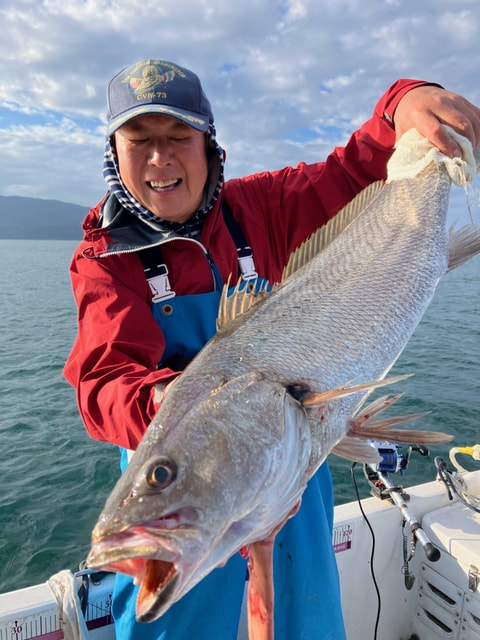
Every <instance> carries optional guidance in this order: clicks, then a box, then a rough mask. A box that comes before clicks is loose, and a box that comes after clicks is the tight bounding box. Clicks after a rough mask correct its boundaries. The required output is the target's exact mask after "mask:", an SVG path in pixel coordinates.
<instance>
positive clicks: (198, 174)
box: [115, 114, 208, 222]
mask: <svg viewBox="0 0 480 640" xmlns="http://www.w3.org/2000/svg"><path fill="white" fill-rule="evenodd" d="M115 147H116V150H117V158H118V166H119V171H120V176H121V178H122V180H123V183H124V185H125V186H126V188H127V189H128V190H129V191H130V193H131V194H132V196H133V197H134V198H135V199H136V200H137V201H138V202H140V204H142V205H143V206H144V207H146V208H147V209H149V211H151V212H152V213H154V214H155V215H157V216H158V217H159V218H163V219H164V220H170V221H173V222H185V221H186V220H188V219H189V218H190V217H191V216H192V215H193V214H194V213H195V211H196V210H197V209H198V208H199V207H200V205H201V202H202V198H203V188H204V186H205V182H206V180H207V174H208V164H207V151H206V141H205V134H204V133H202V132H200V131H197V130H196V129H193V128H192V127H189V126H187V125H185V124H183V123H182V122H180V121H179V120H176V119H175V118H170V117H169V116H163V115H157V114H146V115H143V116H137V117H136V118H132V120H129V121H128V122H126V123H125V124H124V125H123V126H122V127H120V128H119V129H118V130H117V131H116V132H115Z"/></svg>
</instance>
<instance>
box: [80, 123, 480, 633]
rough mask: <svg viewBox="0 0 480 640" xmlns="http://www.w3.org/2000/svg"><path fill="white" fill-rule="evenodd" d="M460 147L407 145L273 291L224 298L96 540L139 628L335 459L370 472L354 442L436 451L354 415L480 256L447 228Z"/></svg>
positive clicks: (258, 535)
mask: <svg viewBox="0 0 480 640" xmlns="http://www.w3.org/2000/svg"><path fill="white" fill-rule="evenodd" d="M462 146H463V148H464V154H465V157H466V158H467V160H468V161H461V160H459V159H456V160H452V159H449V158H447V157H446V156H443V155H441V154H440V153H439V152H438V151H437V150H436V149H434V148H433V147H431V145H430V144H429V143H428V142H427V141H425V140H422V139H419V137H418V134H417V132H415V131H412V132H409V133H408V134H407V135H406V136H404V138H402V140H401V142H400V143H399V145H398V149H397V150H396V151H395V153H394V154H393V156H392V159H391V162H390V165H389V179H388V180H387V182H386V183H377V184H374V185H372V186H371V187H369V188H367V189H366V190H365V191H364V192H362V193H361V194H360V195H359V196H358V197H357V198H356V199H355V200H354V201H353V202H352V203H351V204H350V205H349V206H348V207H346V208H345V210H344V211H342V212H341V213H339V214H338V215H337V216H336V217H335V218H334V219H333V220H332V221H331V222H330V223H329V224H328V225H326V226H325V227H323V228H322V229H321V230H319V231H318V232H317V233H316V234H315V236H314V237H313V238H312V239H311V240H309V241H307V243H305V245H303V246H302V247H301V248H300V249H299V250H298V251H297V252H296V253H295V254H294V256H293V257H292V259H291V261H290V263H289V265H288V267H287V269H286V274H285V276H284V279H283V280H282V283H281V284H280V285H279V286H277V287H275V288H274V290H273V292H270V293H266V292H264V293H260V294H258V295H256V296H254V295H247V294H244V293H242V292H240V291H237V292H236V293H235V294H234V295H233V296H231V297H229V298H226V299H225V298H224V300H223V301H222V304H221V314H220V321H219V330H218V333H217V334H216V335H215V336H214V338H213V339H212V340H211V341H210V342H209V343H208V344H207V345H206V346H205V347H204V349H203V350H202V351H201V352H200V353H199V354H198V356H197V357H196V358H195V359H194V360H193V361H192V363H191V364H190V365H189V367H188V368H187V369H186V370H185V372H184V373H183V374H182V375H181V376H180V378H179V379H178V380H177V381H176V382H175V383H174V384H173V385H172V387H171V389H170V391H169V392H168V393H167V395H166V397H165V399H164V401H163V404H162V405H161V407H160V409H159V411H158V413H157V415H156V416H155V418H154V420H153V422H152V423H151V425H150V426H149V428H148V430H147V432H146V434H145V436H144V438H143V440H142V442H141V443H140V446H139V447H138V450H137V451H136V453H135V455H134V456H133V458H132V460H131V462H130V464H129V467H128V468H127V470H126V472H125V473H124V474H123V476H122V477H121V478H120V480H119V482H118V484H117V485H116V487H115V488H114V490H113V492H112V494H111V495H110V497H109V498H108V500H107V503H106V505H105V508H104V510H103V512H102V514H101V516H100V518H99V521H98V523H97V525H96V527H95V529H94V531H93V534H92V548H91V552H90V554H89V557H88V565H89V566H90V567H91V568H93V569H99V568H102V567H103V568H109V569H112V570H116V571H121V572H123V573H127V574H131V575H133V576H135V578H136V580H137V582H138V583H140V585H141V586H140V591H139V596H138V600H137V609H136V611H137V619H138V620H140V621H143V622H145V621H150V620H153V619H155V618H157V617H159V616H160V615H162V614H163V613H164V612H165V611H166V610H167V609H168V608H169V606H170V605H171V604H172V603H173V602H175V601H177V600H178V599H179V598H181V597H182V596H183V595H184V594H185V593H186V592H187V591H188V590H190V589H191V588H192V587H193V586H194V585H195V584H196V583H198V582H199V581H200V580H201V579H202V578H203V577H204V576H205V575H207V574H208V573H209V572H210V571H211V570H212V569H214V568H215V567H217V566H219V565H222V564H223V563H224V562H225V561H226V560H227V559H228V558H229V557H230V556H231V555H232V554H234V553H235V552H236V551H238V550H239V549H240V548H242V547H245V546H246V545H249V544H251V543H254V542H255V541H259V540H262V539H264V538H266V537H267V536H269V534H271V532H272V530H274V529H275V528H276V527H278V526H279V525H280V523H282V522H283V521H284V520H285V519H286V518H287V517H288V515H289V514H290V513H291V512H292V510H294V508H295V505H297V504H298V502H299V501H300V500H301V496H302V492H303V490H304V488H305V485H306V483H307V481H308V480H309V478H310V477H311V476H312V474H313V473H315V471H316V470H317V469H318V467H319V465H320V464H321V463H322V462H323V461H324V460H325V458H326V456H327V455H328V454H329V453H330V452H331V451H332V450H334V451H335V452H337V453H340V454H343V455H346V456H347V457H351V458H354V459H358V460H363V459H366V460H372V459H373V458H374V457H375V456H376V453H375V450H374V448H373V447H371V446H370V445H369V444H368V443H366V441H365V440H362V438H365V439H368V438H376V439H385V438H388V439H390V440H394V439H396V440H397V441H406V442H421V441H423V442H429V441H430V442H439V441H444V440H445V439H446V437H444V435H443V434H436V433H433V434H428V433H426V432H424V433H420V434H419V433H418V432H402V431H401V430H391V429H389V428H390V427H391V426H392V424H394V423H395V420H396V419H390V420H389V419H385V420H382V419H380V420H378V419H376V420H374V421H372V416H375V415H376V414H378V413H379V412H380V411H381V410H382V409H383V408H384V407H386V406H388V405H389V404H391V403H392V402H393V400H394V399H389V398H387V397H384V398H380V399H379V400H376V401H374V402H373V403H372V404H371V405H370V406H369V407H367V408H362V405H363V404H364V402H365V399H366V396H367V395H368V393H370V391H371V390H372V389H373V388H375V387H376V386H380V385H381V384H384V383H385V382H388V381H385V376H386V374H387V372H388V371H389V369H390V368H391V367H392V365H393V363H394V362H395V360H396V359H397V358H398V356H399V354H400V353H401V352H402V350H403V348H404V347H405V345H406V343H407V341H408V339H409V338H410V336H411V334H412V332H413V331H414V329H415V327H416V326H417V324H418V322H419V321H420V319H421V317H422V315H423V313H424V311H425V309H426V307H427V305H428V304H429V301H430V300H431V298H432V296H433V293H434V290H435V287H436V285H437V282H438V281H439V279H440V278H441V277H442V276H443V275H444V274H445V273H446V272H447V271H448V270H449V269H451V268H453V267H454V266H457V265H458V264H460V263H462V262H464V261H465V260H467V259H468V258H470V257H471V256H472V255H474V254H475V253H477V252H478V251H480V232H479V229H478V227H476V226H474V225H473V224H472V225H469V226H468V227H465V228H463V229H462V230H460V231H458V232H453V231H451V232H450V234H448V233H447V229H446V215H447V207H448V200H449V192H450V187H451V183H452V177H451V175H452V176H453V179H454V180H455V181H456V182H459V183H460V182H461V181H462V180H463V181H466V182H471V180H472V179H473V177H472V176H474V175H475V173H476V166H475V162H474V157H473V153H472V150H471V146H469V143H468V142H467V141H466V140H465V139H462ZM468 172H470V173H468ZM393 174H396V176H397V177H395V176H394V175H393ZM253 301H255V302H254V303H253V304H252V302H253ZM399 421H401V419H399ZM387 429H389V430H388V431H387Z"/></svg>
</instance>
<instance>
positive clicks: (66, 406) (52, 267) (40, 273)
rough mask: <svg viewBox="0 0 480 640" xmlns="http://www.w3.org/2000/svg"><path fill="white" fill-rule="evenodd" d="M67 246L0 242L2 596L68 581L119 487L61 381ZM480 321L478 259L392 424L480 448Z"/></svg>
mask: <svg viewBox="0 0 480 640" xmlns="http://www.w3.org/2000/svg"><path fill="white" fill-rule="evenodd" d="M75 245H76V243H75V242H70V241H36V240H0V274H1V275H0V278H1V286H0V398H1V405H0V407H1V410H0V592H5V591H10V590H12V589H16V588H21V587H24V586H29V585H32V584H36V583H38V582H42V581H44V580H46V579H48V578H49V577H50V576H51V575H52V574H54V573H56V572H57V571H60V570H61V569H66V568H68V569H72V570H73V571H74V570H76V569H77V568H78V564H79V563H80V562H81V561H82V560H83V559H84V558H85V557H86V554H87V552H88V549H89V539H90V532H91V529H92V527H93V525H94V524H95V521H96V518H97V516H98V515H99V513H100V511H101V508H102V506H103V503H104V501H105V499H106V497H107V495H108V493H109V491H110V490H111V488H112V487H113V485H114V483H115V481H116V479H117V478H118V475H119V466H118V451H117V448H116V447H114V446H113V445H109V444H107V443H101V442H96V441H94V440H91V439H90V438H89V437H88V435H87V433H86V431H85V429H84V427H83V424H82V422H81V420H80V417H79V415H78V411H77V407H76V401H75V392H74V390H73V389H72V388H71V387H70V386H69V385H68V383H67V382H66V381H65V380H64V379H63V376H62V367H63V364H64V362H65V360H66V358H67V356H68V354H69V351H70V348H71V346H72V343H73V340H74V338H75V333H76V310H75V304H74V301H73V296H72V293H71V289H70V282H69V276H68V264H69V261H70V258H71V255H72V253H73V251H74V248H75ZM394 293H395V292H394V291H393V292H392V295H394ZM479 318H480V258H478V257H477V258H475V259H473V260H471V261H470V262H468V263H467V264H465V265H464V266H462V267H461V268H460V269H457V270H456V271H453V272H452V273H451V274H449V275H448V276H446V277H445V278H443V279H442V281H441V282H440V284H439V286H438V290H437V293H436V296H435V298H434V300H433V302H432V304H431V305H430V307H429V309H428V310H427V313H426V314H425V316H424V318H423V320H422V322H421V324H420V325H419V327H418V328H417V330H416V332H415V334H414V336H413V337H412V339H411V341H410V343H409V344H408V346H407V348H406V349H405V351H404V352H403V354H402V355H401V357H400V359H399V361H398V362H397V364H396V365H395V367H394V369H393V371H392V374H400V373H413V374H415V375H414V377H412V378H409V379H407V380H404V381H403V382H401V383H399V384H398V385H396V386H395V388H394V391H395V393H397V392H404V393H405V395H404V397H403V398H402V400H401V401H399V403H398V404H397V406H396V413H402V414H404V413H412V412H419V411H420V412H422V411H430V412H431V413H429V414H428V415H427V416H425V417H424V418H422V419H421V420H420V421H419V422H418V423H417V425H416V427H413V426H412V428H421V429H434V430H440V431H447V432H450V433H454V434H456V436H457V437H456V440H455V444H456V445H471V444H475V443H478V442H479V441H480V430H479V415H480V394H479V374H480V335H479V334H480V320H479ZM392 391H393V389H392ZM406 451H407V448H405V450H404V453H406ZM447 454H448V446H443V447H441V446H436V447H432V449H431V452H430V456H429V457H428V458H423V457H421V456H420V455H418V454H415V453H414V454H413V455H412V457H411V461H410V464H409V467H408V469H407V472H406V473H405V475H404V477H402V478H399V479H398V480H399V482H402V483H403V484H404V485H406V486H408V485H413V484H418V483H420V482H423V481H425V480H433V478H434V477H435V468H434V465H433V457H434V456H435V455H443V456H446V455H447ZM329 462H330V466H331V469H332V473H333V477H334V482H335V492H336V502H337V503H341V502H345V501H348V500H351V499H353V498H354V489H353V484H352V479H351V465H350V463H348V462H346V461H344V460H340V459H339V458H336V457H335V456H331V457H330V459H329ZM462 462H463V461H462ZM357 475H358V478H359V482H360V485H361V495H362V496H366V495H368V487H367V485H366V483H365V481H362V480H363V479H362V474H361V471H360V472H357Z"/></svg>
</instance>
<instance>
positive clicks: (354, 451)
mask: <svg viewBox="0 0 480 640" xmlns="http://www.w3.org/2000/svg"><path fill="white" fill-rule="evenodd" d="M332 453H334V454H335V455H336V456H340V458H346V459H347V460H351V461H352V462H363V463H365V464H376V463H377V462H381V460H382V456H381V455H380V454H379V453H378V452H377V450H376V449H375V447H372V445H371V444H369V443H368V442H365V440H360V439H359V438H353V437H351V436H345V438H342V439H341V440H340V442H337V444H336V445H335V446H334V447H333V449H332Z"/></svg>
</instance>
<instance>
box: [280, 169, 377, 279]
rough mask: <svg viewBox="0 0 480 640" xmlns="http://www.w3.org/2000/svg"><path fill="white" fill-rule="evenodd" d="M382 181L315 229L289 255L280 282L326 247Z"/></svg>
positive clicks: (359, 210)
mask: <svg viewBox="0 0 480 640" xmlns="http://www.w3.org/2000/svg"><path fill="white" fill-rule="evenodd" d="M384 184H385V183H384V182H382V181H379V182H373V183H372V184H370V185H369V186H368V187H366V188H365V189H364V190H363V191H361V192H360V193H359V194H357V195H356V196H355V198H353V200H351V201H350V202H349V203H348V204H347V205H345V207H343V209H341V210H340V211H339V212H338V213H337V215H336V216H334V217H333V218H331V219H330V220H329V221H328V222H327V224H325V225H324V226H323V227H320V228H319V229H317V231H315V232H314V233H313V234H312V235H311V236H310V237H309V238H308V239H307V240H305V242H303V243H302V244H301V245H300V246H299V247H298V249H296V250H295V251H294V252H293V253H292V254H291V256H290V258H289V260H288V263H287V266H286V267H285V269H284V270H283V275H282V282H283V281H284V280H286V279H287V278H288V277H289V276H291V275H292V274H293V273H295V272H296V271H298V270H299V269H300V268H301V267H303V266H304V265H306V264H307V262H310V260H311V259H312V258H313V257H314V256H316V255H318V254H319V253H320V252H321V251H322V250H323V249H325V247H327V246H328V245H329V244H330V243H331V242H332V241H333V240H335V238H337V237H338V236H339V235H340V234H341V233H342V231H344V230H345V229H346V228H347V227H348V225H349V224H351V223H352V222H353V221H354V220H355V218H357V217H358V216H359V215H360V214H361V213H362V211H364V209H365V208H366V207H367V206H368V205H369V204H370V202H371V201H372V200H373V198H375V196H376V195H377V194H378V193H379V192H380V191H381V189H382V188H383V186H384Z"/></svg>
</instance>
